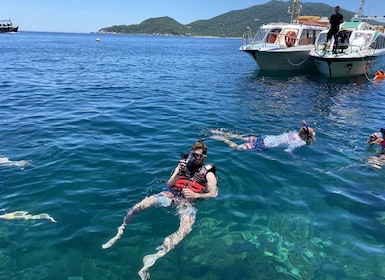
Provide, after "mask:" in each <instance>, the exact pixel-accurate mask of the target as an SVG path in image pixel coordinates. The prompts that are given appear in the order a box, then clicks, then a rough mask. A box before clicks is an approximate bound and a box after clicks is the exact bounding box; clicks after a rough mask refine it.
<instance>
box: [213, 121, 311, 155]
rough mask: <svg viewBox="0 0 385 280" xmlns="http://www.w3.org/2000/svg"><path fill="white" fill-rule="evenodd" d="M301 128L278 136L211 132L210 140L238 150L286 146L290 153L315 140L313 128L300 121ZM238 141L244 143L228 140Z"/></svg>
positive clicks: (215, 130) (220, 131)
mask: <svg viewBox="0 0 385 280" xmlns="http://www.w3.org/2000/svg"><path fill="white" fill-rule="evenodd" d="M302 124H303V127H302V128H301V129H300V130H299V131H298V132H294V131H293V132H287V133H282V134H280V135H264V136H244V135H240V134H234V133H230V132H224V131H222V130H217V129H214V130H211V133H212V134H213V135H212V136H211V137H210V138H212V139H215V140H219V141H223V142H224V143H226V144H227V145H228V146H230V147H232V148H234V149H236V150H238V151H244V150H258V151H264V150H267V149H268V148H274V147H278V146H286V147H287V148H286V149H285V151H286V152H292V151H293V150H294V149H295V148H297V147H301V146H304V145H306V144H311V143H312V142H313V141H314V140H315V131H314V129H313V128H311V127H310V126H308V125H307V123H306V121H305V120H303V121H302ZM230 138H233V139H239V140H243V141H246V143H243V144H239V145H238V144H237V143H235V142H233V141H231V140H230Z"/></svg>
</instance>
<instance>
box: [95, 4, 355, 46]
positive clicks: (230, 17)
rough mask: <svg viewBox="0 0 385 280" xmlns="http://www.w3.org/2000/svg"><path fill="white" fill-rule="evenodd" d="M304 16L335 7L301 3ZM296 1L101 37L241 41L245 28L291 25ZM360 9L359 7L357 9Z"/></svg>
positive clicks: (118, 29) (158, 21)
mask: <svg viewBox="0 0 385 280" xmlns="http://www.w3.org/2000/svg"><path fill="white" fill-rule="evenodd" d="M301 4H302V6H303V7H302V10H301V15H307V16H310V15H311V16H320V17H330V15H331V14H333V13H334V7H332V6H329V5H326V4H322V3H301ZM292 5H293V1H287V2H285V1H279V0H272V1H270V2H268V3H266V4H263V5H256V6H252V7H249V8H247V9H243V10H235V11H230V12H227V13H225V14H222V15H219V16H216V17H213V18H211V19H208V20H197V21H194V22H192V23H190V24H186V25H183V24H181V23H179V22H178V21H176V20H174V19H173V18H170V17H168V16H165V17H158V18H150V19H147V20H145V21H143V22H141V23H139V24H131V25H114V26H111V27H104V28H102V29H100V30H99V31H98V33H112V34H147V35H175V36H210V37H238V38H239V37H242V34H243V32H244V31H245V29H246V27H248V26H249V27H250V28H251V29H252V30H255V31H256V30H257V28H258V27H259V26H261V25H262V24H266V23H270V22H289V21H290V15H289V13H288V7H290V8H292ZM357 8H358V7H357ZM341 13H342V14H343V16H344V18H345V20H346V21H350V19H351V18H352V17H353V15H354V14H355V12H351V11H348V10H344V9H341Z"/></svg>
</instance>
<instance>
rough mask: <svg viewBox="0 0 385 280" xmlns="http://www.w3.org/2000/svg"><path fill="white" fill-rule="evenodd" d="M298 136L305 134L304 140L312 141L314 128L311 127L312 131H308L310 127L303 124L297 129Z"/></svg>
mask: <svg viewBox="0 0 385 280" xmlns="http://www.w3.org/2000/svg"><path fill="white" fill-rule="evenodd" d="M298 134H299V135H300V136H305V137H306V138H305V141H306V142H311V141H314V135H315V133H314V130H313V129H312V131H311V132H310V128H309V127H307V126H305V127H302V128H301V129H300V130H299V133H298Z"/></svg>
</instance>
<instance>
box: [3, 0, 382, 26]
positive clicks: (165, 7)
mask: <svg viewBox="0 0 385 280" xmlns="http://www.w3.org/2000/svg"><path fill="white" fill-rule="evenodd" d="M266 2H269V1H268V0H135V1H133V0H109V1H106V0H1V1H0V19H8V18H11V19H12V21H13V23H14V25H19V26H20V27H19V30H20V31H50V32H51V31H52V32H80V33H89V32H96V31H98V30H99V29H101V28H103V27H109V26H112V25H120V24H127V25H129V24H139V23H141V22H142V21H143V20H146V19H148V18H154V17H162V16H169V17H172V18H173V19H175V20H177V21H178V22H180V23H182V24H188V23H191V22H193V21H196V20H199V19H210V18H213V17H215V16H218V15H220V14H223V13H226V12H229V11H232V10H241V9H246V8H249V7H251V6H254V5H260V4H264V3H266ZM301 2H302V4H303V5H306V3H309V2H313V3H315V2H317V3H325V4H328V5H330V6H333V7H334V6H335V5H340V6H341V8H343V9H347V10H350V11H357V9H358V7H359V5H360V0H337V1H336V0H309V1H307V0H302V1H301ZM291 4H292V1H290V2H288V5H291ZM330 12H331V13H333V10H331V11H330ZM364 15H366V16H381V17H383V16H385V4H384V0H366V1H365V5H364ZM346 20H350V19H346ZM384 24H385V22H384Z"/></svg>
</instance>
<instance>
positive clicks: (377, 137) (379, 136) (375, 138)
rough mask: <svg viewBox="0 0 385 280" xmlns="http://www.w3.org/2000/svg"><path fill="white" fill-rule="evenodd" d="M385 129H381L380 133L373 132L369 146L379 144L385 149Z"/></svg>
mask: <svg viewBox="0 0 385 280" xmlns="http://www.w3.org/2000/svg"><path fill="white" fill-rule="evenodd" d="M384 134H385V128H381V129H380V132H373V133H372V134H370V136H369V139H368V144H379V145H380V146H381V147H382V148H385V139H384Z"/></svg>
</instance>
